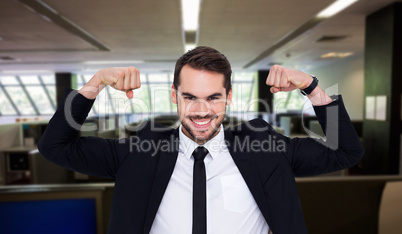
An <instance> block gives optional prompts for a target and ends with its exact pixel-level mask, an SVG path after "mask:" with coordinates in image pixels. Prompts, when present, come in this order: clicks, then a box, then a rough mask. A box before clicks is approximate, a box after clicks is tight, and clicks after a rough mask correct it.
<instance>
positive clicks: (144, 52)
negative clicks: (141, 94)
mask: <svg viewBox="0 0 402 234" xmlns="http://www.w3.org/2000/svg"><path fill="white" fill-rule="evenodd" d="M333 1H334V0H248V1H244V0H203V1H202V3H201V12H200V28H199V32H198V45H208V46H211V47H214V48H216V49H218V50H219V51H221V52H222V53H224V54H225V55H226V56H227V57H228V59H229V61H230V62H231V63H232V67H233V68H234V70H237V69H249V70H257V69H268V68H269V66H271V64H273V63H279V64H282V65H284V66H288V67H295V68H299V69H308V68H313V67H317V66H322V65H324V64H328V63H331V62H334V61H337V60H338V59H321V58H320V56H321V55H322V54H325V53H328V52H352V53H353V55H352V56H362V54H363V52H364V27H365V17H366V16H367V15H369V14H371V13H373V12H375V11H377V10H379V9H381V8H383V7H385V6H387V5H389V4H391V3H392V2H394V1H393V0H360V1H358V2H356V3H354V4H353V5H352V6H350V7H349V8H347V9H346V10H344V11H342V12H341V13H339V14H337V15H335V16H334V17H332V18H329V19H326V20H323V21H320V22H318V23H317V22H316V23H315V24H313V25H310V26H309V27H305V25H306V23H308V22H312V19H314V16H315V15H316V14H317V13H318V12H320V11H321V10H323V9H324V8H326V7H327V6H328V5H330V4H331V3H332V2H333ZM32 2H34V3H32ZM40 3H44V4H40ZM30 4H34V5H32V6H39V8H37V9H36V8H34V9H35V10H36V11H33V10H32V9H29V7H28V6H30ZM35 4H36V5H35ZM43 6H49V7H50V8H47V9H46V8H45V7H43ZM41 9H43V11H47V12H48V13H49V12H50V16H49V17H44V14H42V13H41V12H42V10H41ZM49 9H50V10H49ZM45 15H46V14H45ZM53 16H54V18H52V17H53ZM66 24H68V25H70V26H65V25H66ZM71 25H73V27H74V28H73V29H72V28H71ZM69 27H70V28H69ZM292 32H293V35H292ZM295 32H297V33H296V34H295ZM289 35H292V37H289ZM323 36H346V37H345V38H344V39H341V40H336V41H331V42H316V41H317V40H318V39H320V38H321V37H323ZM183 37H184V36H183V31H182V26H181V4H180V0H168V1H167V0H135V1H133V0H113V1H110V0H69V1H60V0H42V1H35V0H19V1H18V0H0V38H1V39H0V58H2V59H0V74H2V73H4V72H5V71H6V72H7V71H10V70H12V71H23V70H51V71H56V72H82V71H88V72H94V71H95V70H97V69H99V68H102V67H105V66H129V65H133V66H136V67H138V68H139V69H140V70H142V71H172V70H173V68H174V63H175V61H176V59H177V58H178V57H180V56H181V55H182V53H183V52H184V42H183ZM264 52H265V53H264ZM88 61H103V62H104V61H132V62H120V63H117V64H116V63H114V64H88ZM136 61H142V62H141V63H140V62H136Z"/></svg>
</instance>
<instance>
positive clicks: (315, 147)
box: [285, 96, 364, 176]
mask: <svg viewBox="0 0 402 234" xmlns="http://www.w3.org/2000/svg"><path fill="white" fill-rule="evenodd" d="M314 111H315V113H316V116H317V118H318V121H319V123H320V125H321V128H322V129H323V132H324V133H325V136H326V140H325V141H324V140H323V139H315V138H294V139H289V138H286V139H285V140H286V141H287V143H288V144H287V147H286V148H287V149H286V150H287V151H286V153H285V154H286V156H287V158H288V160H289V162H290V163H291V166H292V168H293V172H294V174H295V176H313V175H318V174H323V173H328V172H333V171H338V170H342V169H345V168H349V167H351V166H354V165H355V164H357V163H358V162H359V161H360V160H361V158H362V157H363V154H364V149H363V147H362V145H361V142H360V139H359V137H358V135H357V133H356V131H355V129H354V127H353V125H352V122H351V121H350V118H349V115H348V113H347V112H346V109H345V106H344V104H343V100H342V96H338V98H337V99H336V100H335V101H333V102H332V103H330V104H328V105H324V106H315V107H314Z"/></svg>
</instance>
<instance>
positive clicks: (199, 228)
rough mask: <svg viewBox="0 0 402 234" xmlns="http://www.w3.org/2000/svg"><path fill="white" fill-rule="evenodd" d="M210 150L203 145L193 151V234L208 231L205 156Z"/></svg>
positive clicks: (202, 233)
mask: <svg viewBox="0 0 402 234" xmlns="http://www.w3.org/2000/svg"><path fill="white" fill-rule="evenodd" d="M207 154H208V150H207V149H206V148H204V147H202V146H200V147H198V148H196V149H195V150H194V152H193V156H194V169H193V234H206V233H207V195H206V194H207V176H206V174H205V164H204V158H205V156H207Z"/></svg>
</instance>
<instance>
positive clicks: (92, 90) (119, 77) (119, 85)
mask: <svg viewBox="0 0 402 234" xmlns="http://www.w3.org/2000/svg"><path fill="white" fill-rule="evenodd" d="M106 85H110V86H111V87H113V88H114V89H117V90H121V91H124V92H125V93H126V95H127V97H128V98H133V95H134V94H133V90H134V89H138V88H140V87H141V81H140V71H139V70H138V69H137V68H135V67H113V68H104V69H101V70H99V71H98V72H97V73H96V74H95V75H94V76H93V77H92V78H91V79H90V80H89V81H88V83H86V84H85V86H84V87H82V88H81V89H80V90H79V91H78V92H79V93H81V94H82V95H84V96H85V97H86V98H88V99H95V98H96V96H98V94H99V93H100V91H102V89H103V88H104V87H106Z"/></svg>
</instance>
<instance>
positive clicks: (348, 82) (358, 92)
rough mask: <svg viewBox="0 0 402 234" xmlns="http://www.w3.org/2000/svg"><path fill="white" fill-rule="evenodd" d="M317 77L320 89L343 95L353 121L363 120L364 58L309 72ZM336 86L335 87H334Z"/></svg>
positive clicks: (341, 61) (342, 61) (353, 57)
mask: <svg viewBox="0 0 402 234" xmlns="http://www.w3.org/2000/svg"><path fill="white" fill-rule="evenodd" d="M307 72H308V73H310V74H313V75H315V76H317V78H318V80H319V84H320V87H321V88H323V89H324V90H325V89H327V88H330V90H327V93H328V94H330V95H332V94H336V91H333V89H335V90H336V86H334V85H338V93H339V94H342V97H343V99H344V100H345V106H346V109H347V110H348V113H349V116H350V118H351V119H352V120H363V107H364V103H363V101H364V100H363V99H364V57H363V56H352V57H350V58H344V59H340V60H339V61H337V62H334V63H331V64H329V65H325V66H322V67H319V68H316V69H310V70H308V71H307ZM332 86H334V87H332Z"/></svg>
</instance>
